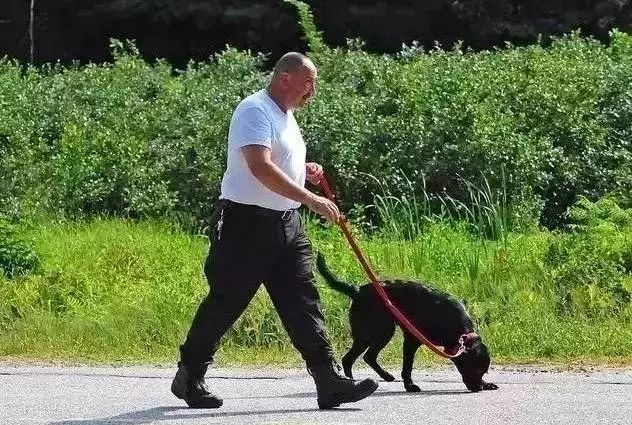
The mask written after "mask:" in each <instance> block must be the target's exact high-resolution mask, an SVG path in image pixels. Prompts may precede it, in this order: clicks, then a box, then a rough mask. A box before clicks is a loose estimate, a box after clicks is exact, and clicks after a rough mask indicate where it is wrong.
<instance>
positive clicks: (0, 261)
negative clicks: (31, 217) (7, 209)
mask: <svg viewBox="0 0 632 425" xmlns="http://www.w3.org/2000/svg"><path fill="white" fill-rule="evenodd" d="M38 266H39V257H38V256H37V254H36V253H35V251H34V250H33V248H32V247H31V246H30V245H29V244H27V243H26V242H24V241H22V240H20V239H19V238H18V237H17V236H16V234H15V229H14V228H13V226H11V224H9V223H8V222H7V221H5V220H3V219H2V218H1V217H0V276H1V275H2V274H4V276H6V277H8V278H13V277H15V276H20V275H25V274H28V273H30V272H32V271H34V270H36V269H37V267H38Z"/></svg>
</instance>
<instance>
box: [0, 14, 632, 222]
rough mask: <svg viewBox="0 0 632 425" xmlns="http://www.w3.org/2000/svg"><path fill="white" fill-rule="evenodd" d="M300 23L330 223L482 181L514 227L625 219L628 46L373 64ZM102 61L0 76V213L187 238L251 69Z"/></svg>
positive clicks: (220, 163)
mask: <svg viewBox="0 0 632 425" xmlns="http://www.w3.org/2000/svg"><path fill="white" fill-rule="evenodd" d="M292 3H293V4H295V5H300V4H301V3H300V2H298V1H292ZM300 16H301V19H302V25H303V27H304V29H305V31H306V38H307V40H308V44H309V45H310V46H312V48H313V49H314V52H313V53H312V55H313V58H314V60H315V61H316V63H317V65H318V66H319V72H320V84H319V90H318V96H316V98H315V99H314V100H313V101H312V102H311V103H310V104H309V106H308V107H307V108H306V109H305V110H302V111H299V112H297V114H296V115H297V119H298V121H299V122H300V124H301V127H302V130H303V134H304V137H305V140H306V142H307V144H308V148H309V150H308V151H309V155H310V159H313V160H316V161H319V162H321V163H323V165H324V166H325V168H326V170H327V172H328V173H329V174H331V176H332V177H333V180H334V182H335V184H336V186H337V189H338V191H339V194H340V195H339V198H340V199H341V201H342V203H343V207H344V208H345V209H349V208H351V207H353V206H355V205H367V204H369V203H371V202H372V200H373V197H374V194H375V193H380V185H381V184H386V185H388V186H389V187H391V188H393V191H394V195H395V196H400V195H402V194H406V195H411V193H410V192H411V190H412V192H413V193H414V194H415V195H416V196H418V197H419V198H421V197H422V196H423V195H424V194H425V193H429V194H431V195H434V194H441V195H446V194H447V195H449V196H450V197H451V198H453V199H455V200H457V201H462V202H465V201H468V200H469V196H470V193H471V190H470V188H469V187H468V185H467V184H465V183H464V182H470V183H471V184H474V185H476V186H477V187H483V186H484V185H485V184H486V181H485V180H487V182H488V183H489V187H490V190H491V191H492V194H493V196H494V197H495V198H496V199H499V198H500V197H501V196H504V197H506V201H507V209H508V212H509V213H510V217H509V220H510V224H511V225H512V226H523V225H525V224H529V223H538V222H539V223H542V224H544V225H546V226H548V227H559V226H561V225H563V224H564V223H565V218H564V217H565V216H564V214H563V213H564V212H565V211H566V209H567V208H568V207H569V206H570V205H571V204H572V203H573V202H574V200H575V199H576V198H577V197H578V196H580V195H584V196H586V197H588V198H589V199H591V200H596V199H599V198H601V197H603V196H605V195H610V196H614V197H617V199H619V200H620V201H622V202H628V203H629V202H631V200H630V198H629V196H630V195H629V194H630V193H632V168H631V167H629V164H630V162H631V161H632V147H631V145H630V140H632V138H631V137H632V127H631V126H630V123H631V122H632V119H631V118H632V107H630V105H631V104H632V103H631V101H630V100H631V96H632V95H631V93H632V66H630V65H632V37H630V36H629V35H627V34H624V33H620V32H616V31H615V32H613V33H612V34H611V41H610V44H609V45H604V44H602V43H600V42H597V41H595V40H593V39H591V38H584V37H581V36H580V35H579V34H578V33H574V34H571V35H568V36H566V37H562V38H559V39H556V40H553V41H552V43H550V45H547V46H546V47H544V46H543V45H533V46H527V47H520V48H516V47H513V46H507V47H506V48H504V49H497V50H494V51H482V52H472V51H468V50H463V49H462V48H461V46H459V45H456V46H454V47H453V48H451V49H447V50H446V49H443V48H441V47H439V46H437V47H436V48H435V49H432V50H430V51H424V50H423V49H421V48H419V47H418V46H415V45H413V46H408V47H406V46H405V47H404V48H403V49H402V51H401V52H400V53H399V54H397V55H391V56H388V55H374V54H369V53H367V52H365V51H363V50H362V43H361V42H360V41H358V40H351V41H350V42H349V46H348V48H346V49H339V48H338V49H330V48H328V47H327V46H326V45H325V44H324V43H323V42H322V40H321V39H320V35H319V33H318V30H317V29H316V27H315V25H314V24H313V19H312V18H311V15H310V13H309V9H308V8H305V7H303V8H302V9H301V14H300ZM112 51H113V55H114V58H115V59H114V63H112V64H102V65H96V64H92V65H87V66H73V67H62V66H57V65H54V66H53V65H50V66H44V67H41V68H33V67H23V66H22V65H21V64H18V63H15V62H11V61H8V60H6V59H4V60H0V154H1V155H0V176H1V177H0V200H3V201H4V200H7V201H6V202H3V205H12V206H14V209H19V208H25V207H24V206H25V205H27V206H30V207H32V208H36V209H41V210H48V211H50V210H52V211H54V212H59V213H62V214H64V215H68V216H84V215H94V214H103V213H107V214H116V215H124V216H128V217H157V216H161V217H162V216H169V217H173V218H175V219H177V220H180V221H182V222H184V223H187V225H191V226H193V227H194V228H199V227H200V226H203V225H204V222H205V219H206V217H207V216H208V213H209V208H210V206H211V205H212V203H213V201H214V198H215V197H216V196H217V194H218V190H219V183H220V180H221V175H222V172H223V168H224V165H225V150H226V135H227V130H228V124H229V120H230V115H231V113H232V110H233V109H234V107H235V106H236V104H237V103H238V102H239V100H240V99H241V98H243V97H244V96H246V95H247V94H249V93H251V92H253V91H255V90H257V89H258V88H261V87H262V86H264V85H265V82H266V78H267V72H266V70H265V69H264V60H263V59H264V57H263V56H262V55H253V54H251V53H250V52H240V51H236V50H234V49H231V48H227V50H226V51H225V52H223V53H221V54H218V55H216V56H213V57H212V58H210V59H209V60H208V61H207V62H204V63H191V64H189V66H187V67H186V69H184V70H174V69H172V68H171V67H170V66H169V65H168V64H167V63H165V62H163V61H158V62H157V63H153V64H149V63H147V62H145V61H143V60H142V59H141V56H140V54H139V52H138V51H137V49H136V47H135V46H134V45H133V44H131V43H129V42H119V41H116V40H114V41H113V42H112ZM366 173H370V174H372V175H373V176H375V178H376V179H368V178H367V177H366ZM403 176H406V178H404V177H403ZM411 188H412V189H411ZM431 207H432V209H433V210H436V209H440V208H441V207H442V204H441V203H439V202H435V203H431ZM435 212H436V211H435Z"/></svg>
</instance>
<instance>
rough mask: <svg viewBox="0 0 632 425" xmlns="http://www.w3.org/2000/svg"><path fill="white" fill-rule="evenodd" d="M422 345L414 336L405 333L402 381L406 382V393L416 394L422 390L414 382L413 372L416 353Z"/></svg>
mask: <svg viewBox="0 0 632 425" xmlns="http://www.w3.org/2000/svg"><path fill="white" fill-rule="evenodd" d="M420 345H421V344H420V343H419V341H417V340H416V339H415V338H414V337H413V336H412V335H410V334H408V333H407V332H405V333H404V349H403V351H404V355H403V361H402V379H403V380H404V388H406V391H408V392H411V393H416V392H419V391H421V389H420V388H419V387H418V386H417V385H416V384H415V383H414V382H413V378H412V372H413V363H414V360H415V353H416V352H417V349H418V348H419V346H420Z"/></svg>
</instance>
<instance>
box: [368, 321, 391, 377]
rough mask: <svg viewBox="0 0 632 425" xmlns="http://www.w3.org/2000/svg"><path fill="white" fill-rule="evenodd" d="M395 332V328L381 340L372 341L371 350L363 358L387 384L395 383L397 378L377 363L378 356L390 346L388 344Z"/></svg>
mask: <svg viewBox="0 0 632 425" xmlns="http://www.w3.org/2000/svg"><path fill="white" fill-rule="evenodd" d="M394 332H395V329H394V328H393V330H392V331H391V332H389V333H388V334H386V335H383V336H382V338H380V339H379V340H377V341H372V342H371V346H370V347H369V350H368V351H367V352H366V353H365V354H364V357H363V359H364V361H365V362H366V363H367V364H368V365H369V366H371V368H373V370H374V371H376V372H377V374H378V375H380V378H382V379H383V380H385V381H387V382H391V381H394V380H395V377H394V376H393V375H391V374H390V373H388V372H387V371H385V370H384V369H382V367H381V366H380V365H379V364H378V363H377V356H378V354H380V351H382V349H383V348H384V347H386V344H388V342H389V341H390V340H391V338H392V337H393V333H394Z"/></svg>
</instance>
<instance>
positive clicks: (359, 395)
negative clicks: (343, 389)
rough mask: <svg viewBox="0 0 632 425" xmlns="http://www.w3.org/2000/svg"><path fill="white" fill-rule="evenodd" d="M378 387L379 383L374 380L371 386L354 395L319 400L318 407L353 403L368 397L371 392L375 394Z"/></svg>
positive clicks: (330, 407)
mask: <svg viewBox="0 0 632 425" xmlns="http://www.w3.org/2000/svg"><path fill="white" fill-rule="evenodd" d="M377 387H378V383H377V382H376V381H373V382H371V385H370V386H369V387H367V388H366V389H365V390H364V391H362V392H357V393H355V394H353V395H352V396H349V397H341V398H338V399H337V400H335V401H333V400H326V401H321V400H318V408H319V409H332V408H334V407H338V406H340V405H341V404H343V403H353V402H356V401H360V400H362V399H363V398H366V397H368V396H370V395H371V394H373V393H374V392H375V390H377Z"/></svg>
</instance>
